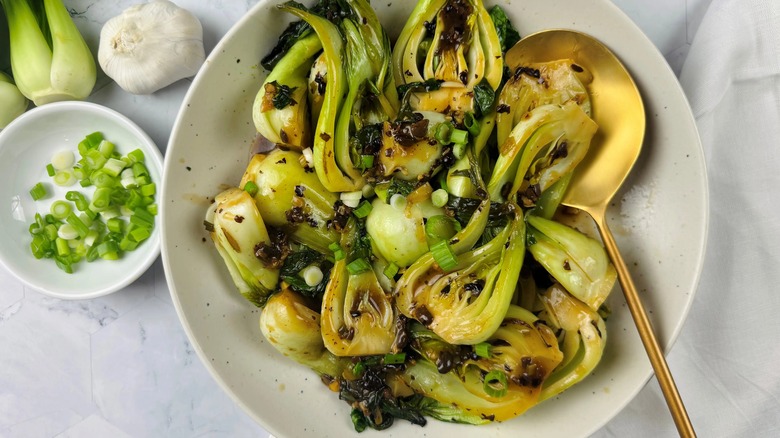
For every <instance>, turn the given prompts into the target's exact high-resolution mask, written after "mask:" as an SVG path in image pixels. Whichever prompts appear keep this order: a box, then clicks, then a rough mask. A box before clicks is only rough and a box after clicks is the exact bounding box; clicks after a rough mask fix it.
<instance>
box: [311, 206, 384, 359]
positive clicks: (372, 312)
mask: <svg viewBox="0 0 780 438" xmlns="http://www.w3.org/2000/svg"><path fill="white" fill-rule="evenodd" d="M341 246H342V247H343V248H344V249H345V250H346V252H347V257H346V258H344V259H342V260H338V261H336V263H335V264H334V265H333V269H332V270H331V273H330V280H329V281H328V285H327V287H326V289H325V295H324V296H323V298H322V310H321V314H322V338H323V340H324V342H325V347H326V348H327V349H328V350H329V351H330V352H331V353H333V354H335V355H336V356H366V355H375V354H387V353H390V350H391V346H392V344H393V341H394V339H395V334H396V328H397V327H396V324H395V319H396V316H395V310H394V308H393V303H392V299H391V296H390V295H389V294H388V293H387V292H385V291H384V290H383V289H382V287H381V285H380V284H379V280H378V279H377V274H376V273H375V272H374V270H373V269H371V267H370V265H369V264H368V263H367V260H366V256H367V254H370V252H371V247H370V242H369V241H368V238H367V236H366V235H365V230H364V229H362V227H361V226H360V225H359V224H358V222H357V221H356V220H354V219H351V220H350V221H349V224H348V225H347V229H346V230H345V232H344V234H343V236H342V238H341ZM356 264H358V265H360V266H357V268H355V266H356ZM350 266H352V267H353V268H352V269H350Z"/></svg>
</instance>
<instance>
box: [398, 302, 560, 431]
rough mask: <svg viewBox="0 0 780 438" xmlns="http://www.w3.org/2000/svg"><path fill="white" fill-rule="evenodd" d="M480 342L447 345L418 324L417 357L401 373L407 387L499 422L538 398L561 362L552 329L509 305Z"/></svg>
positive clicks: (414, 331)
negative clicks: (494, 326) (493, 328)
mask: <svg viewBox="0 0 780 438" xmlns="http://www.w3.org/2000/svg"><path fill="white" fill-rule="evenodd" d="M500 321H501V326H500V328H498V329H497V330H496V331H495V333H493V334H492V335H491V336H490V337H489V338H488V339H487V341H486V342H485V343H483V344H481V345H479V346H476V347H472V346H463V345H452V344H448V343H446V342H444V341H443V340H442V339H441V338H440V337H438V336H437V335H435V334H434V333H432V332H430V331H428V330H426V329H425V328H422V327H421V326H419V325H416V326H413V327H412V329H411V331H410V335H411V338H412V341H411V345H412V348H414V349H415V350H416V351H417V352H418V353H419V354H420V355H421V356H422V359H421V360H419V361H417V362H416V363H415V364H412V365H410V366H409V367H408V368H407V369H406V370H405V371H404V373H402V374H401V375H400V378H401V379H403V380H404V381H405V382H406V383H407V384H408V385H409V386H411V387H412V388H414V389H415V390H416V391H418V392H420V393H422V394H424V395H425V396H427V397H431V398H434V399H436V400H438V401H439V402H441V403H444V404H452V405H455V406H458V407H459V408H460V409H462V410H463V411H466V412H469V413H471V414H476V415H479V416H480V417H481V418H482V419H485V420H491V421H504V420H507V419H510V418H513V417H516V416H517V415H520V414H522V413H523V412H525V411H526V410H528V409H529V408H531V407H533V406H534V405H536V404H537V403H538V402H539V401H540V397H541V395H542V391H543V390H542V388H543V384H544V382H545V380H546V379H547V377H548V376H549V375H550V374H551V373H552V372H553V370H555V369H556V368H557V367H558V365H559V364H560V363H561V361H562V360H563V354H562V353H561V351H560V350H559V349H558V343H557V340H556V337H555V333H554V332H553V330H552V329H551V328H550V327H548V326H547V325H545V324H544V323H543V321H541V320H539V319H538V318H537V317H536V316H534V314H532V313H531V312H530V311H528V310H525V309H523V308H521V307H518V306H514V305H512V306H509V308H508V309H507V311H506V313H505V314H502V317H501V318H500Z"/></svg>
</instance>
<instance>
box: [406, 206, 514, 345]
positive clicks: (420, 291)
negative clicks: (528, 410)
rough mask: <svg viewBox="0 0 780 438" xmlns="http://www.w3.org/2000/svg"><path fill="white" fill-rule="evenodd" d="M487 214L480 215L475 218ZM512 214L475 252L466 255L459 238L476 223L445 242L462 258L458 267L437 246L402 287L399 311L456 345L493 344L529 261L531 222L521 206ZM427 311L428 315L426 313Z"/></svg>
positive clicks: (415, 266)
mask: <svg viewBox="0 0 780 438" xmlns="http://www.w3.org/2000/svg"><path fill="white" fill-rule="evenodd" d="M485 213H486V212H484V211H478V212H477V213H475V215H474V216H478V215H483V214H485ZM511 214H512V217H511V219H510V220H509V221H508V222H507V225H506V226H505V227H504V228H503V229H502V230H501V232H500V233H498V235H497V236H496V237H495V238H494V239H492V240H490V241H489V242H488V243H486V244H484V245H482V246H478V247H476V248H474V249H470V248H471V246H472V245H473V243H472V244H470V245H467V246H466V247H465V248H468V249H469V250H466V251H464V248H463V246H461V245H462V243H463V240H462V239H461V238H459V236H462V235H463V234H464V233H465V234H466V235H468V233H469V230H470V229H471V228H470V227H471V226H472V224H471V223H469V224H468V225H467V226H466V227H464V228H463V230H461V231H460V232H458V233H457V234H456V235H455V237H453V238H452V239H450V240H449V241H441V242H440V243H439V244H438V245H443V244H446V245H447V246H448V247H449V248H451V250H452V252H453V254H455V255H457V261H456V263H454V264H453V263H452V262H451V261H445V262H444V263H442V261H443V260H445V259H446V258H445V257H444V256H442V255H438V258H437V254H436V253H434V252H433V250H434V248H435V247H436V245H435V246H434V247H432V248H431V252H430V253H427V254H425V255H424V256H422V257H420V258H419V259H418V260H417V261H416V262H414V263H413V264H412V265H411V266H410V267H409V268H408V269H407V270H406V272H404V274H403V276H402V277H401V279H400V280H399V281H398V285H397V287H396V293H397V297H396V305H397V307H398V309H399V311H400V312H401V313H403V314H404V315H406V316H408V317H410V318H418V320H421V321H422V320H424V321H425V322H426V325H427V326H428V327H429V328H430V329H431V330H433V332H435V333H436V334H437V335H439V336H440V337H441V338H442V339H444V340H445V341H446V342H449V343H452V344H478V343H480V342H484V341H485V340H487V339H488V338H489V337H490V336H491V335H492V334H493V333H494V332H495V331H496V330H497V329H498V327H499V326H500V325H501V323H502V321H503V317H504V315H505V314H506V311H507V309H508V308H509V304H510V302H511V300H512V296H513V295H514V292H515V286H516V284H517V280H518V278H519V276H520V267H521V266H522V264H523V259H524V256H525V221H524V220H523V217H522V212H521V211H520V208H519V207H517V206H514V207H512V209H511ZM486 219H487V218H485V220H486ZM472 220H473V219H472ZM482 229H484V227H482ZM482 229H480V233H479V234H481V230H482ZM478 237H479V236H477V238H478ZM464 238H465V236H464ZM439 265H441V267H439ZM423 308H424V309H426V311H425V314H420V310H419V309H423Z"/></svg>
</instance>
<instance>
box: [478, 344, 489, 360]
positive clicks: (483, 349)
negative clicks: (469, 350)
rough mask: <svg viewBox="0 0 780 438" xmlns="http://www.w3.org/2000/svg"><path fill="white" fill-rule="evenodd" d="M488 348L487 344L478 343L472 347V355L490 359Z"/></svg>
mask: <svg viewBox="0 0 780 438" xmlns="http://www.w3.org/2000/svg"><path fill="white" fill-rule="evenodd" d="M490 347H491V345H490V344H488V343H487V342H480V343H479V344H477V345H475V346H474V353H476V354H477V356H479V357H484V358H490Z"/></svg>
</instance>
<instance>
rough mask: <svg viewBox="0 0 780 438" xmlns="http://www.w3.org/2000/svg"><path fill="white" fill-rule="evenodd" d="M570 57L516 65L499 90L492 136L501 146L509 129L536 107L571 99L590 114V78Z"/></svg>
mask: <svg viewBox="0 0 780 438" xmlns="http://www.w3.org/2000/svg"><path fill="white" fill-rule="evenodd" d="M575 66H576V64H574V62H573V61H572V60H570V59H562V60H558V61H552V62H546V63H539V64H532V65H530V66H522V67H518V68H517V69H516V70H515V71H514V72H512V74H511V78H510V79H509V80H508V81H507V83H506V84H505V85H504V87H503V88H502V89H501V93H500V95H499V96H498V102H497V120H496V124H497V127H496V136H497V140H498V144H499V146H501V145H503V144H504V142H505V141H506V139H507V137H509V134H510V132H511V131H512V130H513V128H514V127H515V126H516V125H517V124H518V123H520V121H521V120H523V118H524V117H525V116H526V114H527V113H528V112H529V111H531V110H533V109H534V108H536V107H538V106H543V105H550V104H555V105H563V104H564V103H566V102H569V101H573V102H575V103H577V104H578V105H580V106H581V107H582V110H583V111H584V112H585V114H587V115H588V116H590V114H591V105H590V96H589V95H588V90H587V87H586V85H587V84H589V83H590V81H591V80H592V77H591V75H590V73H589V72H588V71H587V70H584V69H583V68H581V67H579V66H576V67H575Z"/></svg>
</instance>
